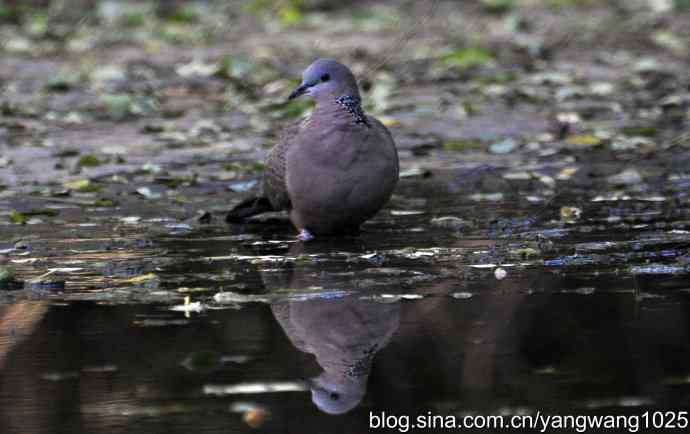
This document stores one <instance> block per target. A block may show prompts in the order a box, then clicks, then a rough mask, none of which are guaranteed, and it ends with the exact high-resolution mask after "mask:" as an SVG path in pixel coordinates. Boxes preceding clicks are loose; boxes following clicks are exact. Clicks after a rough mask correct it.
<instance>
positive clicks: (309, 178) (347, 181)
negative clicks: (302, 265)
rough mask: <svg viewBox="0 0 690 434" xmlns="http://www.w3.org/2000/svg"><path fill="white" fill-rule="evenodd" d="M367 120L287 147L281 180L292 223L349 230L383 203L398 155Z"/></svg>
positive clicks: (385, 136) (326, 229)
mask: <svg viewBox="0 0 690 434" xmlns="http://www.w3.org/2000/svg"><path fill="white" fill-rule="evenodd" d="M372 121H373V123H372V125H371V126H370V127H369V126H363V125H362V126H360V127H358V128H354V129H347V128H343V129H334V130H331V131H327V132H324V133H323V134H321V135H320V136H319V137H311V138H310V140H304V141H301V142H300V143H295V145H294V146H292V147H291V148H290V150H289V151H288V154H287V161H286V163H287V166H286V181H287V190H288V194H289V196H290V202H291V204H292V210H291V212H290V218H291V219H292V221H293V223H294V224H295V226H297V227H298V228H306V229H309V230H310V231H312V232H314V233H316V234H319V233H332V232H340V231H347V230H351V229H355V228H357V227H358V226H359V225H360V224H361V223H363V222H364V221H365V220H367V219H369V218H370V217H372V216H373V215H374V214H376V212H378V211H379V210H380V209H381V207H383V206H384V205H385V203H386V202H387V201H388V199H389V198H390V196H391V194H392V192H393V189H394V188H395V185H396V184H397V181H398V157H397V152H396V150H395V144H394V143H393V140H392V138H391V137H390V135H389V134H388V132H387V131H386V130H385V128H384V127H383V126H382V125H381V124H380V123H378V121H376V120H375V119H372Z"/></svg>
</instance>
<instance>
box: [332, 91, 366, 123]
mask: <svg viewBox="0 0 690 434" xmlns="http://www.w3.org/2000/svg"><path fill="white" fill-rule="evenodd" d="M335 102H336V103H337V104H338V105H339V106H341V107H342V108H343V109H344V110H345V111H347V112H348V113H349V114H350V115H351V116H352V118H353V119H354V121H355V124H364V125H366V126H370V125H369V121H368V120H367V115H366V114H364V110H362V101H361V100H360V99H359V97H356V96H352V95H343V96H340V97H338V98H336V100H335Z"/></svg>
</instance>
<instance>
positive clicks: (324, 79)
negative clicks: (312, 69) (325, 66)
mask: <svg viewBox="0 0 690 434" xmlns="http://www.w3.org/2000/svg"><path fill="white" fill-rule="evenodd" d="M330 79H331V75H330V74H324V75H322V76H321V81H328V80H330Z"/></svg>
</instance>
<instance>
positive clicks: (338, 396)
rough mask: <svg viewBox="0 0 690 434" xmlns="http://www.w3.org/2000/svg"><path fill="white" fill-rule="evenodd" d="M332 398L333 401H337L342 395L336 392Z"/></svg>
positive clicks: (332, 394)
mask: <svg viewBox="0 0 690 434" xmlns="http://www.w3.org/2000/svg"><path fill="white" fill-rule="evenodd" d="M330 397H331V399H332V400H334V401H337V400H338V399H339V398H340V395H339V394H337V393H335V392H331V394H330Z"/></svg>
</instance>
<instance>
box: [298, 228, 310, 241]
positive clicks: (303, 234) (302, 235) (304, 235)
mask: <svg viewBox="0 0 690 434" xmlns="http://www.w3.org/2000/svg"><path fill="white" fill-rule="evenodd" d="M297 239H298V240H300V241H311V240H313V239H314V235H313V234H312V233H311V232H309V230H308V229H300V231H299V235H297Z"/></svg>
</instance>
